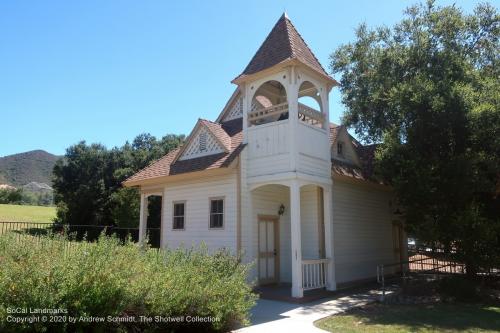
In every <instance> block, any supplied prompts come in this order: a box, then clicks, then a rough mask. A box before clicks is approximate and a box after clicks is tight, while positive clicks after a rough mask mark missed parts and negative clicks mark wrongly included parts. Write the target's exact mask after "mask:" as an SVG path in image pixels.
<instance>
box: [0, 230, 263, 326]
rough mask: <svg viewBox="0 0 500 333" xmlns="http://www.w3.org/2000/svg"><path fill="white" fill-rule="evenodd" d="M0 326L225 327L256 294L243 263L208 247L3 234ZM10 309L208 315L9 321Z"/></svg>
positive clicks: (241, 316) (240, 319)
mask: <svg viewBox="0 0 500 333" xmlns="http://www.w3.org/2000/svg"><path fill="white" fill-rule="evenodd" d="M0 253H1V255H0V331H2V332H14V331H15V332H21V331H47V330H48V331H56V330H60V331H68V330H69V331H88V330H89V329H90V328H92V329H94V330H95V329H97V328H100V329H102V330H106V331H108V330H111V331H120V330H125V329H131V330H137V329H148V330H151V331H155V330H161V331H179V330H180V331H189V330H198V331H224V330H228V329H231V328H234V327H235V326H236V325H240V324H245V323H246V322H247V321H248V312H249V310H250V308H251V307H252V306H253V305H254V302H255V298H256V296H255V295H254V294H253V293H252V291H251V287H250V286H249V285H248V284H247V282H246V277H247V272H248V267H247V266H246V265H242V264H241V263H239V259H238V258H237V257H234V256H232V255H231V254H230V253H229V252H228V251H224V250H222V251H218V252H215V253H209V251H208V250H207V248H206V247H204V246H200V247H198V248H191V249H178V250H165V251H157V250H154V249H150V248H147V247H146V248H140V247H138V246H137V244H134V243H131V242H128V241H127V242H125V244H123V245H122V244H121V243H120V241H119V240H118V239H115V238H109V237H105V236H101V237H100V238H99V240H98V241H97V242H95V243H87V242H81V243H77V242H69V241H68V240H67V239H65V238H63V237H62V236H58V235H50V236H47V237H42V238H40V239H39V240H36V239H35V238H31V237H26V238H25V239H23V241H22V242H19V241H16V239H15V238H14V237H13V236H11V235H9V234H7V235H4V236H2V237H0ZM8 308H11V309H12V308H32V309H47V308H48V309H67V311H68V314H67V316H73V317H79V316H84V317H88V316H97V317H106V316H124V315H128V316H136V318H138V316H140V315H143V316H151V317H152V316H162V317H174V316H193V317H195V316H200V317H208V316H209V317H212V318H216V320H215V321H213V322H202V323H200V322H192V323H189V322H186V321H184V322H181V323H156V322H153V323H149V324H145V323H140V322H134V323H127V322H124V323H113V322H105V323H102V324H95V323H85V322H77V323H75V324H70V323H67V322H66V323H50V322H45V323H42V322H38V323H34V324H28V323H23V324H19V323H11V322H8V321H7V315H8V314H7V309H8Z"/></svg>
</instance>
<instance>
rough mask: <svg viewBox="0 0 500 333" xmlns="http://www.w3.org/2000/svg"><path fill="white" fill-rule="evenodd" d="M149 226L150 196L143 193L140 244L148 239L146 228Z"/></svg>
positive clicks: (140, 215) (140, 214)
mask: <svg viewBox="0 0 500 333" xmlns="http://www.w3.org/2000/svg"><path fill="white" fill-rule="evenodd" d="M147 224H148V196H147V195H146V194H144V193H141V209H140V213H139V243H142V242H144V240H145V238H146V228H147Z"/></svg>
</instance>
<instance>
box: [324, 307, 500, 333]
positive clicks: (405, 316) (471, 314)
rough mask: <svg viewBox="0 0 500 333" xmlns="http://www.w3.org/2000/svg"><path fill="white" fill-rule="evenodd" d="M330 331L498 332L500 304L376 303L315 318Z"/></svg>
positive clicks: (499, 329)
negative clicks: (322, 317) (338, 313)
mask: <svg viewBox="0 0 500 333" xmlns="http://www.w3.org/2000/svg"><path fill="white" fill-rule="evenodd" d="M315 325H316V326H317V327H319V328H322V329H324V330H326V331H329V332H346V333H348V332H351V333H358V332H367V333H371V332H373V333H375V332H377V333H378V332H381V333H396V332H419V333H430V332H450V333H451V332H498V331H500V306H492V305H484V304H463V303H437V304H431V305H383V304H372V305H368V306H366V307H363V308H359V309H354V310H352V311H348V312H346V313H343V314H340V315H335V316H331V317H328V318H324V319H321V320H319V321H317V322H315Z"/></svg>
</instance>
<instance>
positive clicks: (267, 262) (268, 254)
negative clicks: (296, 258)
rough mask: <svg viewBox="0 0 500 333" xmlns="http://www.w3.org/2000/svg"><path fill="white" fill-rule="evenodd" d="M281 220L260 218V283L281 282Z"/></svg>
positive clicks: (266, 217)
mask: <svg viewBox="0 0 500 333" xmlns="http://www.w3.org/2000/svg"><path fill="white" fill-rule="evenodd" d="M278 221H279V218H278V217H275V216H259V220H258V223H259V283H260V284H269V283H276V282H278V280H279V224H278Z"/></svg>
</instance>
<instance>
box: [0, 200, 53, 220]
mask: <svg viewBox="0 0 500 333" xmlns="http://www.w3.org/2000/svg"><path fill="white" fill-rule="evenodd" d="M55 217H56V208H55V207H43V206H21V205H1V204H0V223H1V222H45V223H51V222H52V220H53V219H54V218H55Z"/></svg>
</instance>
